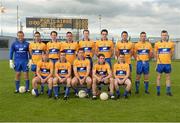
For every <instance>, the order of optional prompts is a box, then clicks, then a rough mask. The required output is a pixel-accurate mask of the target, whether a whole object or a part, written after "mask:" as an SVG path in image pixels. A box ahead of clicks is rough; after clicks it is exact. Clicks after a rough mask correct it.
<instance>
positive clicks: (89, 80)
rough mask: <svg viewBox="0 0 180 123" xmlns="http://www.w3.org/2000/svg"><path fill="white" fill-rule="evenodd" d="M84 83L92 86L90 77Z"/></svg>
mask: <svg viewBox="0 0 180 123" xmlns="http://www.w3.org/2000/svg"><path fill="white" fill-rule="evenodd" d="M86 83H87V84H89V85H90V84H92V79H91V78H90V77H87V79H86Z"/></svg>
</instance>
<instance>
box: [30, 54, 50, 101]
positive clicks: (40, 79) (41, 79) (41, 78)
mask: <svg viewBox="0 0 180 123" xmlns="http://www.w3.org/2000/svg"><path fill="white" fill-rule="evenodd" d="M36 74H37V76H36V77H35V78H33V80H32V87H33V89H34V91H35V94H36V96H38V95H39V93H38V84H46V83H47V84H48V97H49V98H51V97H52V84H53V77H52V76H53V63H52V62H51V61H49V59H48V54H43V55H42V60H41V61H39V62H38V63H37V70H36Z"/></svg>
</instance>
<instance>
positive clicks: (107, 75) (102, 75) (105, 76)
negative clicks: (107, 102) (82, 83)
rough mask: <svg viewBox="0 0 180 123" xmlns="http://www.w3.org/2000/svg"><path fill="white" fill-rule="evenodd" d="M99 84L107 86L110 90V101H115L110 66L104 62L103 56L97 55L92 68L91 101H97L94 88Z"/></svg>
mask: <svg viewBox="0 0 180 123" xmlns="http://www.w3.org/2000/svg"><path fill="white" fill-rule="evenodd" d="M100 84H108V85H109V88H110V97H111V99H115V97H114V79H113V77H112V71H111V68H110V65H109V64H108V63H107V62H106V61H105V56H104V54H99V55H98V62H97V63H96V64H94V66H93V84H92V91H93V97H92V99H97V97H96V95H97V93H96V88H97V85H100Z"/></svg>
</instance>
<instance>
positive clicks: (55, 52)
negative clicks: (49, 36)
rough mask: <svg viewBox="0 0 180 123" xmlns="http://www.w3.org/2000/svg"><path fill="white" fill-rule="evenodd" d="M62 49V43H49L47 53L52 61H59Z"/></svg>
mask: <svg viewBox="0 0 180 123" xmlns="http://www.w3.org/2000/svg"><path fill="white" fill-rule="evenodd" d="M60 49H61V43H60V42H52V41H50V42H48V43H47V52H48V54H49V58H50V59H59V53H60Z"/></svg>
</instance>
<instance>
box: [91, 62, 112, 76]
mask: <svg viewBox="0 0 180 123" xmlns="http://www.w3.org/2000/svg"><path fill="white" fill-rule="evenodd" d="M93 71H96V74H97V75H98V76H102V77H105V76H107V75H108V74H109V73H110V72H111V68H110V65H109V64H108V63H107V62H105V63H104V64H99V63H96V64H95V65H94V66H93Z"/></svg>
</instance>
